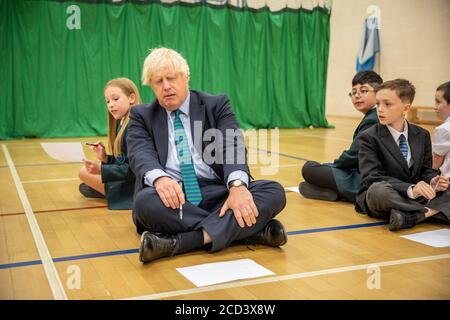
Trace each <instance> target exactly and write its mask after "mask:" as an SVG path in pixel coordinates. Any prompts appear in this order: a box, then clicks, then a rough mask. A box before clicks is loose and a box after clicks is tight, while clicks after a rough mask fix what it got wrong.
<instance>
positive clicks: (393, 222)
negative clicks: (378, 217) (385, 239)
mask: <svg viewBox="0 0 450 320" xmlns="http://www.w3.org/2000/svg"><path fill="white" fill-rule="evenodd" d="M399 225H401V223H400V222H399V221H398V219H397V215H395V214H392V213H391V217H390V218H389V231H397V230H400V229H401V227H399Z"/></svg>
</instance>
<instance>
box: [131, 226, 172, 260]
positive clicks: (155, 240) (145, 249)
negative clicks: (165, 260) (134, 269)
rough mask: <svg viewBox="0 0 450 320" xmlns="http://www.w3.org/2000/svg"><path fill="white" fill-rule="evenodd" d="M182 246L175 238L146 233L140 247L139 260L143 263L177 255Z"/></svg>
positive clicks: (142, 237)
mask: <svg viewBox="0 0 450 320" xmlns="http://www.w3.org/2000/svg"><path fill="white" fill-rule="evenodd" d="M179 246H180V241H179V240H178V238H177V237H175V236H164V237H162V236H157V235H156V234H153V233H150V232H148V231H144V233H143V234H142V236H141V246H140V247H139V260H140V261H141V262H143V263H145V262H149V261H152V260H156V259H158V258H162V257H171V256H173V255H175V254H176V253H177V251H178V248H179Z"/></svg>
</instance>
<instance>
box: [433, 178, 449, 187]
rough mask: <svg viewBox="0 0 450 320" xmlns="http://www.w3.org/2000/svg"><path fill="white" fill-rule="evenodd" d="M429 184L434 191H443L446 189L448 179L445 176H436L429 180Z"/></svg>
mask: <svg viewBox="0 0 450 320" xmlns="http://www.w3.org/2000/svg"><path fill="white" fill-rule="evenodd" d="M430 184H431V186H432V187H433V189H435V190H436V191H445V190H447V189H448V184H449V178H448V177H446V176H436V177H434V178H433V179H431V181H430Z"/></svg>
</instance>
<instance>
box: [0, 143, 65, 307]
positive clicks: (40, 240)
mask: <svg viewBox="0 0 450 320" xmlns="http://www.w3.org/2000/svg"><path fill="white" fill-rule="evenodd" d="M2 149H3V154H4V156H5V159H6V162H7V163H8V166H9V170H10V171H11V175H12V177H13V180H14V183H15V185H16V188H17V192H18V194H19V198H20V201H21V202H22V206H23V208H24V210H25V215H26V217H27V220H28V223H29V225H30V229H31V233H32V234H33V238H34V242H35V244H36V247H37V249H38V252H39V256H40V258H41V261H42V265H43V267H44V271H45V274H46V276H47V279H48V282H49V285H50V289H51V291H52V293H53V297H54V298H55V299H56V300H67V295H66V292H65V291H64V287H63V285H62V283H61V279H60V278H59V275H58V272H57V271H56V267H55V264H54V263H53V260H52V257H51V256H50V252H49V251H48V247H47V244H46V243H45V240H44V237H43V235H42V232H41V230H40V228H39V224H38V222H37V220H36V217H35V215H34V213H33V209H32V208H31V205H30V202H29V201H28V197H27V195H26V193H25V190H24V188H23V185H22V183H21V182H20V178H19V175H18V173H17V170H16V168H15V167H14V162H13V161H12V158H11V155H10V154H9V151H8V148H7V147H6V145H4V144H2Z"/></svg>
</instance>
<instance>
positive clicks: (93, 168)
mask: <svg viewBox="0 0 450 320" xmlns="http://www.w3.org/2000/svg"><path fill="white" fill-rule="evenodd" d="M83 161H84V166H85V167H86V170H87V172H89V173H90V174H101V173H102V170H101V169H100V166H99V165H98V164H97V163H95V162H94V161H91V160H88V159H83Z"/></svg>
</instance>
